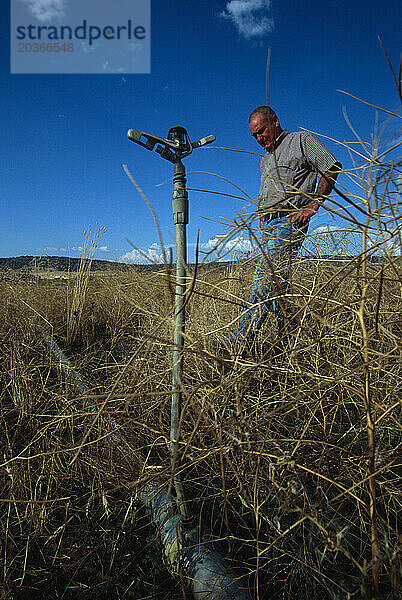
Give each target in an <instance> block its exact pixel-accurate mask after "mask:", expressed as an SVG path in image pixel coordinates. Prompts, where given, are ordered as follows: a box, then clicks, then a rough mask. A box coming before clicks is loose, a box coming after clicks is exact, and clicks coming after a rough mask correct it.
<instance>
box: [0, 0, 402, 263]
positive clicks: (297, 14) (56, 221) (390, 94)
mask: <svg viewBox="0 0 402 600" xmlns="http://www.w3.org/2000/svg"><path fill="white" fill-rule="evenodd" d="M11 1H12V2H22V1H24V0H11ZM71 1H72V0H55V2H56V4H57V3H63V2H64V3H68V2H71ZM95 1H96V0H94V2H95ZM46 2H48V0H29V3H30V5H31V6H33V7H35V3H42V4H43V3H45V5H46ZM151 7H152V10H151V73H150V74H145V75H139V74H126V75H116V74H105V75H101V74H98V75H84V74H77V75H76V74H75V75H66V74H60V75H59V74H51V75H43V74H39V75H38V74H36V75H20V74H18V75H16V74H14V75H11V74H10V52H9V26H10V11H9V6H8V2H2V4H1V9H0V10H1V16H2V18H1V54H0V61H1V62H0V65H1V70H2V73H1V75H2V77H1V82H2V83H1V100H0V101H1V104H2V115H3V116H2V131H3V144H2V165H3V169H2V177H1V183H0V193H1V196H0V197H1V205H2V219H1V227H2V235H1V238H0V256H19V255H37V256H39V255H42V256H44V255H60V256H79V254H80V251H79V247H80V246H81V245H82V242H83V232H84V230H86V229H87V228H88V225H89V224H90V225H91V226H92V228H93V229H94V228H96V223H99V225H102V226H104V227H106V228H107V231H106V233H104V235H103V237H102V240H101V242H100V249H99V250H98V251H97V253H96V257H97V258H103V259H108V260H116V259H118V258H120V257H122V256H124V255H127V253H130V252H132V247H131V246H130V245H129V244H128V242H127V241H126V239H125V238H128V239H129V240H130V241H131V242H132V244H133V245H135V246H136V247H137V248H139V249H141V250H142V252H144V253H145V254H151V255H152V254H153V253H154V254H156V255H157V254H158V253H159V252H160V249H159V247H158V246H157V245H155V244H156V243H157V242H158V237H157V233H156V229H155V225H154V222H153V218H152V215H151V214H150V211H149V209H148V207H147V206H146V204H145V203H144V201H143V200H142V198H141V196H140V195H139V194H138V192H137V191H136V190H135V189H134V188H133V186H132V184H131V183H130V181H129V179H128V177H127V175H126V174H125V173H124V171H123V168H122V165H123V164H127V166H128V168H129V169H130V172H131V173H132V175H133V177H134V178H135V180H136V181H137V183H138V184H139V185H140V186H141V188H142V189H143V191H144V192H145V193H146V194H147V196H148V198H149V200H150V202H151V203H152V205H153V207H154V209H155V211H156V213H157V215H158V220H159V223H160V227H161V231H162V234H163V238H164V241H165V244H166V245H169V244H171V243H172V239H173V237H174V226H173V224H172V216H171V183H170V182H169V178H170V177H171V175H172V165H171V164H170V163H168V162H167V161H164V160H163V159H161V158H160V157H159V156H158V155H157V154H156V153H155V152H152V153H151V152H148V151H147V150H145V149H142V148H140V147H139V146H137V145H136V144H133V143H132V142H129V141H128V140H127V138H126V130H127V129H128V128H130V127H133V128H136V129H140V130H144V131H149V132H152V133H156V134H158V135H161V136H166V134H167V131H168V129H169V128H170V127H171V126H173V125H183V126H184V127H186V128H187V130H188V132H189V134H190V138H191V139H199V138H200V137H203V136H205V135H208V134H214V135H215V136H216V142H215V144H214V145H215V146H225V147H230V148H235V149H242V150H250V151H254V152H260V150H261V151H262V149H261V148H260V147H259V146H258V145H257V144H256V142H255V141H254V140H253V139H252V138H251V136H250V134H249V131H248V125H247V121H248V115H249V113H250V112H251V110H252V109H253V108H254V107H255V106H259V105H261V104H264V103H265V89H266V81H265V79H266V77H265V72H266V59H267V48H268V46H271V47H272V56H271V71H270V104H271V105H272V106H273V107H274V108H275V110H276V111H277V113H278V115H279V117H280V120H281V124H282V126H283V127H286V128H287V129H289V130H291V131H292V130H298V129H299V128H300V127H305V128H307V129H309V130H312V131H316V132H320V133H322V134H324V135H326V136H329V137H330V138H336V139H337V140H340V141H342V142H344V141H349V142H350V141H353V140H354V136H353V134H352V132H351V131H350V129H349V127H348V125H347V123H346V122H345V118H344V114H343V109H344V107H346V110H347V113H348V115H349V118H350V120H351V121H352V123H353V125H354V127H355V128H356V130H357V131H358V132H359V134H360V135H361V136H362V137H363V138H364V139H367V140H370V136H371V133H372V131H373V127H374V123H375V113H374V111H373V110H372V109H371V108H370V107H368V106H365V105H362V104H361V103H359V102H357V101H356V100H353V99H352V98H350V97H347V96H345V95H343V94H341V93H339V92H337V91H336V90H337V89H343V90H346V91H348V92H350V93H352V94H355V95H357V96H359V97H361V98H364V99H366V100H367V101H370V102H372V103H374V104H376V105H380V106H383V107H386V108H388V109H390V110H398V98H397V95H396V92H395V89H394V84H393V80H392V76H391V74H390V71H389V69H388V66H387V63H386V60H385V57H384V55H383V52H382V50H381V47H380V45H379V43H378V40H377V35H380V36H381V38H382V40H383V42H384V45H385V47H386V48H387V50H388V53H389V55H390V58H391V60H392V61H393V63H394V65H397V64H398V62H399V55H400V51H401V47H400V40H401V35H400V32H401V24H402V18H401V17H402V8H401V3H400V1H398V0H385V2H379V1H374V0H364V1H363V0H353V1H352V2H351V1H350V0H348V1H346V0H345V1H344V0H327V1H324V2H322V1H318V0H306V1H304V2H300V1H299V0H272V1H271V2H269V1H268V0H236V1H234V0H232V1H226V0H206V1H204V2H199V0H186V2H179V1H178V0H152V2H151ZM384 118H385V117H384V116H383V115H380V121H382V120H383V119H384ZM392 127H394V128H395V129H397V127H398V124H394V123H391V129H392ZM327 145H328V147H329V148H330V149H331V150H332V152H333V153H334V154H335V155H336V156H337V157H338V158H339V159H340V160H341V161H342V163H343V165H344V167H346V168H349V167H351V166H352V163H351V159H350V157H349V155H348V153H347V152H346V151H345V149H344V148H343V147H342V146H339V145H337V144H335V143H333V142H331V141H329V142H328V143H327ZM185 166H186V169H187V173H188V177H187V179H188V186H189V187H193V188H202V189H210V190H216V191H220V192H227V193H229V194H237V193H238V192H237V191H236V189H235V188H234V187H233V186H232V185H230V184H229V183H227V182H226V181H224V180H223V179H221V178H218V177H216V176H214V175H209V174H205V173H197V171H206V172H210V173H215V174H217V175H221V176H223V177H225V178H227V179H230V180H232V181H233V182H234V183H235V184H236V185H238V186H240V187H241V188H242V189H244V190H245V191H246V192H247V194H249V195H250V196H251V197H252V198H254V199H255V198H256V196H257V193H258V188H259V157H258V156H256V155H253V154H245V153H234V152H229V151H226V150H218V149H213V148H212V146H211V147H207V148H205V149H199V150H195V151H194V152H193V154H192V155H191V156H190V157H188V158H187V159H185ZM166 180H167V183H165V184H164V185H162V186H158V187H155V186H157V184H160V183H162V182H164V181H166ZM339 183H340V185H344V186H348V185H349V184H348V181H347V178H346V176H341V179H340V182H339ZM189 198H190V225H189V231H188V240H189V252H190V259H191V258H192V252H193V248H194V243H195V240H196V235H197V230H198V229H199V230H200V242H201V244H202V248H203V249H204V250H206V249H208V248H210V247H211V244H212V241H211V240H215V239H216V236H217V235H218V236H219V235H222V234H224V232H225V226H226V225H225V224H226V222H229V221H230V220H231V219H233V218H234V217H235V216H236V214H238V213H240V212H241V211H242V210H244V208H245V207H246V202H245V201H243V200H240V199H235V198H230V197H225V196H223V195H217V194H210V193H201V192H190V193H189ZM327 222H328V215H327V213H325V212H324V211H321V212H320V213H319V216H318V217H317V218H316V220H315V222H314V224H313V225H312V228H315V227H322V226H323V225H324V224H325V223H327ZM128 258H129V259H130V257H128ZM131 260H133V261H134V262H135V261H138V260H140V259H139V257H138V254H137V253H136V252H135V251H134V252H132V253H131Z"/></svg>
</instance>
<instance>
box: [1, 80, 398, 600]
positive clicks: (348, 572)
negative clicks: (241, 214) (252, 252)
mask: <svg viewBox="0 0 402 600" xmlns="http://www.w3.org/2000/svg"><path fill="white" fill-rule="evenodd" d="M399 91H400V90H399ZM388 148H389V147H388ZM393 151H395V148H393V149H390V150H387V151H386V153H385V154H384V149H383V148H381V146H380V144H379V142H378V139H377V138H374V141H373V143H372V144H371V145H370V146H368V144H366V143H365V142H363V141H362V147H361V148H360V150H359V156H358V157H357V158H356V160H358V161H359V162H357V163H356V164H354V165H353V166H352V168H351V169H350V171H349V173H348V175H349V177H350V179H351V180H352V181H353V182H354V184H356V186H358V187H360V191H359V192H358V193H356V192H353V193H352V194H348V193H347V192H346V190H344V189H340V190H338V192H339V193H340V194H341V195H342V197H343V200H342V202H343V204H342V206H341V205H340V204H339V198H337V197H334V199H330V200H328V202H327V203H326V209H327V210H328V212H329V213H330V214H332V216H335V217H337V216H339V215H342V216H343V217H345V218H346V219H348V220H349V224H350V227H351V232H352V233H351V236H352V239H353V240H354V242H355V240H356V237H358V239H359V244H358V246H359V249H358V255H357V256H356V257H355V258H354V259H352V260H351V261H349V262H347V263H346V264H344V265H338V266H337V265H331V264H326V265H324V266H323V265H322V264H320V263H318V262H311V263H309V262H303V261H301V262H299V263H298V264H295V265H294V269H293V273H292V293H291V297H290V298H289V301H290V302H292V303H294V304H295V306H296V308H297V315H298V320H299V323H300V326H299V329H298V333H297V338H296V340H295V345H294V348H293V349H292V350H288V351H286V352H285V351H283V350H282V351H279V349H278V348H277V344H276V325H275V323H274V322H273V321H272V320H268V322H267V323H266V325H265V326H264V328H263V330H262V331H261V336H260V339H259V342H258V348H257V352H256V354H255V356H254V357H253V358H249V359H244V360H241V361H240V362H239V363H238V364H237V366H236V368H234V369H232V370H230V371H228V370H227V369H224V368H223V365H222V348H224V347H225V346H227V343H228V342H227V341H228V339H229V333H230V330H231V327H232V325H233V322H234V321H235V319H236V318H238V316H239V313H240V308H241V306H242V302H243V299H244V298H245V297H246V296H247V294H248V290H249V285H250V279H251V276H252V270H253V264H252V261H250V260H249V261H248V262H244V263H242V262H240V263H239V264H238V265H237V266H235V267H230V268H227V267H222V266H220V267H219V265H217V268H216V269H215V271H213V270H202V269H199V270H198V272H197V276H196V278H195V281H192V276H193V274H192V273H189V281H192V285H191V286H190V289H191V292H190V296H189V299H188V305H187V311H188V312H187V314H188V318H187V330H186V344H185V371H184V377H183V399H184V401H183V413H182V420H181V431H180V433H181V438H180V451H179V455H178V460H177V462H176V469H177V470H179V471H180V472H181V476H182V481H183V482H184V487H185V493H186V497H187V499H188V500H189V502H190V506H191V509H192V511H193V512H194V513H195V514H197V515H199V516H200V523H201V529H202V531H203V532H204V533H205V534H207V535H209V536H211V538H213V539H214V540H215V544H216V546H217V548H218V549H219V550H220V551H221V552H222V554H224V555H226V556H228V557H229V560H230V561H233V565H234V567H235V568H236V569H238V571H237V572H238V573H240V574H241V575H242V577H243V578H244V581H245V582H248V584H249V587H250V590H251V595H252V597H253V598H255V599H263V598H276V599H279V598H283V599H290V598H303V599H305V600H316V599H328V600H337V599H346V598H360V597H362V598H365V599H372V598H376V600H380V599H382V600H391V599H393V600H396V599H397V598H399V597H400V592H401V585H400V562H399V560H400V549H401V546H400V537H398V527H399V519H400V513H401V497H402V496H401V486H400V467H401V460H400V458H401V422H400V416H401V402H400V399H401V397H402V389H401V387H402V386H401V383H402V368H401V355H400V340H401V321H400V314H401V311H402V306H401V305H402V270H401V266H402V265H401V259H400V257H396V256H394V255H393V254H392V253H391V252H390V250H389V239H388V240H387V237H388V238H389V237H391V238H392V240H395V239H396V240H397V239H398V236H400V228H399V229H398V221H397V219H398V218H399V216H400V205H399V202H400V185H401V184H400V181H401V180H400V159H395V158H392V156H393V154H392V152H393ZM351 153H352V155H353V153H354V155H355V156H357V151H356V146H353V147H351ZM362 157H363V158H362ZM398 161H399V162H398ZM337 202H338V203H337ZM254 216H255V215H254ZM251 219H252V215H251V216H250V217H247V218H245V219H243V221H241V220H240V221H239V220H237V222H236V223H234V224H233V228H232V231H229V234H228V236H229V237H230V236H234V235H237V233H238V231H239V228H241V227H242V226H243V227H245V226H246V223H248V226H249V227H250V220H251ZM250 235H252V230H251V229H250ZM342 235H344V233H342ZM327 237H328V236H327ZM373 240H374V241H373ZM87 241H88V240H87ZM338 242H339V238H338ZM340 243H341V244H343V243H344V238H342V240H341V242H340ZM325 244H328V239H326V240H325ZM376 244H377V246H378V249H379V250H381V251H382V254H383V262H381V263H374V262H371V261H370V260H369V257H370V255H371V254H372V253H373V245H374V246H375V245H376ZM317 248H318V250H317V254H319V253H320V249H319V246H318V247H317ZM330 251H331V249H330ZM332 251H335V250H334V248H332ZM336 251H339V250H336ZM325 253H328V249H327V248H326V249H325ZM84 267H85V265H84V266H83V271H82V272H81V275H80V276H79V277H77V278H74V279H71V281H70V283H69V284H68V285H63V284H61V283H57V282H55V281H52V280H51V279H48V280H47V281H46V282H45V283H44V282H43V281H40V280H39V278H36V280H35V281H33V282H31V283H28V282H24V281H22V280H21V279H19V278H18V276H17V275H16V274H8V275H5V276H4V277H3V278H2V279H1V282H0V307H1V309H0V310H1V324H0V352H1V370H0V377H1V380H2V386H1V412H2V415H1V416H2V419H1V427H2V436H1V439H2V456H3V461H2V470H1V475H0V476H1V482H2V487H1V489H2V494H1V498H0V522H1V526H2V529H3V532H4V534H3V536H2V539H1V557H2V587H1V588H0V594H1V596H0V597H2V598H8V599H11V598H15V599H18V600H19V599H23V598H33V597H35V598H43V599H45V598H46V599H48V598H60V599H61V598H63V599H64V600H66V599H67V600H68V599H70V598H71V599H72V598H74V599H75V598H85V599H90V598H95V597H96V598H112V599H114V598H116V599H119V598H133V599H136V600H139V599H140V598H143V599H145V598H149V599H151V598H154V599H156V598H160V599H162V598H166V599H167V598H182V597H183V594H182V590H181V586H180V583H179V584H177V586H175V584H174V583H172V584H171V587H170V588H169V589H167V585H166V574H165V572H164V567H163V565H161V560H160V557H159V554H158V549H157V548H156V547H155V546H154V544H153V543H152V542H149V541H147V538H146V536H147V534H148V533H149V530H148V529H147V525H148V524H147V520H146V519H145V516H144V514H143V512H142V509H141V507H140V506H139V504H138V502H137V500H136V492H137V491H138V489H140V487H141V486H142V485H143V484H144V482H146V481H149V480H150V479H154V478H157V479H158V480H159V481H161V482H162V483H165V484H166V485H167V486H168V485H169V483H170V481H171V477H172V473H171V466H170V460H169V429H170V422H169V421H170V401H171V366H170V356H171V349H172V346H171V330H172V320H171V319H172V317H171V315H172V307H173V298H172V292H171V290H172V279H173V276H172V274H169V273H168V272H166V271H155V272H154V273H152V272H147V273H144V272H140V271H137V270H136V269H135V268H133V270H132V271H131V272H129V273H125V274H121V275H110V276H109V277H108V278H100V277H96V278H91V276H90V273H89V270H87V271H85V268H84ZM44 330H45V331H46V332H47V333H48V335H50V336H51V337H53V339H54V340H56V341H57V343H58V344H59V345H60V346H61V348H62V350H63V351H64V352H65V354H66V355H67V356H68V357H69V358H70V359H71V361H72V363H73V364H74V366H75V368H76V370H77V371H78V372H79V373H80V374H81V376H82V378H83V380H85V382H86V385H87V386H88V388H89V389H88V391H87V392H85V393H83V391H82V390H81V391H79V390H78V389H77V387H76V385H74V381H73V379H72V377H71V374H70V375H69V374H68V373H66V372H65V371H61V370H60V368H59V363H58V361H57V360H56V359H55V358H54V356H53V354H52V353H51V351H50V349H49V347H48V345H47V344H46V343H44V341H43V335H42V334H43V331H44ZM85 389H86V388H85ZM127 444H129V446H127ZM116 447H117V451H116V450H114V448H116ZM188 595H189V593H187V596H188Z"/></svg>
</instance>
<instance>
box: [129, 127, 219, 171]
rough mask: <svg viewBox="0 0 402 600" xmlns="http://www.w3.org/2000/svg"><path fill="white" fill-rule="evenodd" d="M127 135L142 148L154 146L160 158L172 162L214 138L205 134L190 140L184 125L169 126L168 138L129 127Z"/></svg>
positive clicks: (148, 148) (151, 148) (149, 148)
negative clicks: (195, 139)
mask: <svg viewBox="0 0 402 600" xmlns="http://www.w3.org/2000/svg"><path fill="white" fill-rule="evenodd" d="M127 137H128V139H129V140H131V141H132V142H135V143H136V144H139V145H140V146H142V147H143V148H147V150H153V149H154V148H155V146H156V148H155V151H156V152H157V153H158V154H160V155H161V157H162V158H165V159H166V160H168V161H170V162H172V163H176V162H177V161H179V160H181V159H182V158H184V157H185V156H188V155H189V154H191V153H192V151H193V149H194V148H200V147H201V146H205V144H210V143H211V142H214V141H215V139H216V138H215V136H214V135H207V136H206V137H203V138H201V139H200V140H198V141H196V142H190V139H189V137H188V133H187V131H186V130H185V129H184V127H171V128H170V129H169V133H168V138H163V137H160V136H159V135H154V134H153V133H146V132H145V131H138V129H129V130H128V131H127ZM141 138H145V139H146V141H145V142H144V141H143V140H142V139H141ZM157 144H158V145H157ZM172 150H173V152H172Z"/></svg>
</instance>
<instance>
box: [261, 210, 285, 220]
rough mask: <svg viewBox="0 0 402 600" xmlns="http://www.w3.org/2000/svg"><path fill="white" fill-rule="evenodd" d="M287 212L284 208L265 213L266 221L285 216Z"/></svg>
mask: <svg viewBox="0 0 402 600" xmlns="http://www.w3.org/2000/svg"><path fill="white" fill-rule="evenodd" d="M285 214H286V212H285V211H283V210H278V211H277V212H270V213H266V214H265V215H264V220H265V221H273V220H274V219H279V218H280V217H284V216H285Z"/></svg>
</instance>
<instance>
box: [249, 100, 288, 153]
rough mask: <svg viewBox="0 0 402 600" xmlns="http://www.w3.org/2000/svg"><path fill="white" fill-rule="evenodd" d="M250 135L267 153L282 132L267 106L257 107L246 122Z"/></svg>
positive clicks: (276, 118)
mask: <svg viewBox="0 0 402 600" xmlns="http://www.w3.org/2000/svg"><path fill="white" fill-rule="evenodd" d="M248 126H249V129H250V133H251V135H252V136H253V138H255V139H256V140H257V142H258V143H259V144H260V146H262V147H263V148H264V149H265V150H267V151H269V150H271V148H272V145H273V143H274V141H275V140H276V138H277V137H278V136H279V135H280V133H281V132H282V128H281V126H280V123H279V119H278V117H277V115H276V113H275V112H274V111H273V110H272V108H270V107H269V106H258V107H257V108H255V109H254V110H253V112H252V113H251V115H250V118H249V120H248Z"/></svg>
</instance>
